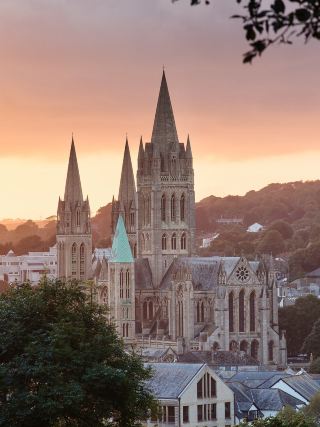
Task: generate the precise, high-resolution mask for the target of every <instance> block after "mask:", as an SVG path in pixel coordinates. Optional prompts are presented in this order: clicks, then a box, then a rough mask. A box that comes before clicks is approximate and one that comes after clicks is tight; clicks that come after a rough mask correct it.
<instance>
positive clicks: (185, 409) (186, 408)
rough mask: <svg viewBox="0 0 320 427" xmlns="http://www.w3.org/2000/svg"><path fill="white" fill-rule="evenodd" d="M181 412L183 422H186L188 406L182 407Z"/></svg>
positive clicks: (187, 419) (187, 420)
mask: <svg viewBox="0 0 320 427" xmlns="http://www.w3.org/2000/svg"><path fill="white" fill-rule="evenodd" d="M182 412H183V416H182V419H183V422H184V423H188V422H189V406H184V407H183V408H182Z"/></svg>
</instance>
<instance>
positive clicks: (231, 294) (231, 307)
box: [229, 292, 234, 332]
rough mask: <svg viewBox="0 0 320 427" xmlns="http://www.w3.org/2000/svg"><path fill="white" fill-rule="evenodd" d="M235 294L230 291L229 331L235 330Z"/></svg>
mask: <svg viewBox="0 0 320 427" xmlns="http://www.w3.org/2000/svg"><path fill="white" fill-rule="evenodd" d="M233 304H234V296H233V292H230V293H229V332H234V305H233Z"/></svg>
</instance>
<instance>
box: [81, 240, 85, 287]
mask: <svg viewBox="0 0 320 427" xmlns="http://www.w3.org/2000/svg"><path fill="white" fill-rule="evenodd" d="M84 271H85V247H84V244H83V243H82V244H81V245H80V279H83V278H84Z"/></svg>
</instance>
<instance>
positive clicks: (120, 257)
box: [110, 215, 134, 263]
mask: <svg viewBox="0 0 320 427" xmlns="http://www.w3.org/2000/svg"><path fill="white" fill-rule="evenodd" d="M110 261H111V262H125V263H130V262H134V260H133V256H132V252H131V248H130V245H129V240H128V236H127V232H126V228H125V226H124V222H123V218H122V215H119V218H118V222H117V228H116V232H115V234H114V238H113V242H112V257H111V259H110Z"/></svg>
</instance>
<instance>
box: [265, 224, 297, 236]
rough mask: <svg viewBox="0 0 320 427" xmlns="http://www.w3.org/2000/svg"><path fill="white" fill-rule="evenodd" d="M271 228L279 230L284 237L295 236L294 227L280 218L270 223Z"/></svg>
mask: <svg viewBox="0 0 320 427" xmlns="http://www.w3.org/2000/svg"><path fill="white" fill-rule="evenodd" d="M269 230H277V231H279V233H280V234H281V236H282V238H283V239H291V237H292V236H293V228H292V227H291V225H290V224H288V223H287V222H286V221H282V220H279V221H275V222H273V223H272V224H271V225H270V227H269Z"/></svg>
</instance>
